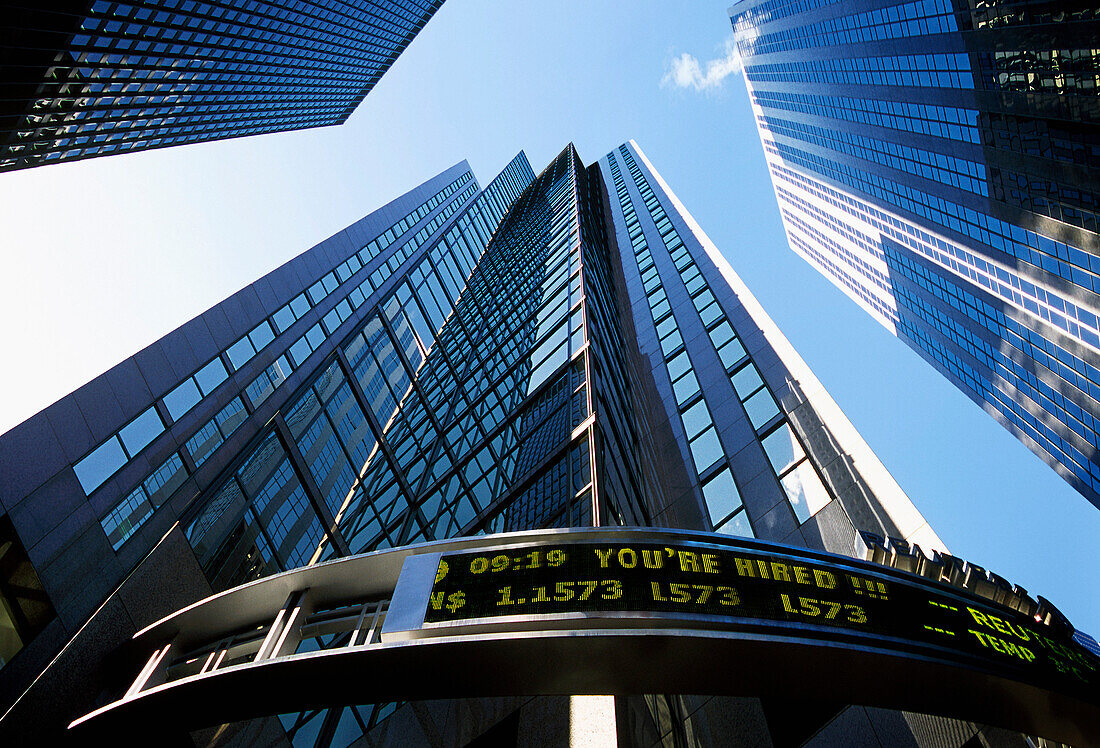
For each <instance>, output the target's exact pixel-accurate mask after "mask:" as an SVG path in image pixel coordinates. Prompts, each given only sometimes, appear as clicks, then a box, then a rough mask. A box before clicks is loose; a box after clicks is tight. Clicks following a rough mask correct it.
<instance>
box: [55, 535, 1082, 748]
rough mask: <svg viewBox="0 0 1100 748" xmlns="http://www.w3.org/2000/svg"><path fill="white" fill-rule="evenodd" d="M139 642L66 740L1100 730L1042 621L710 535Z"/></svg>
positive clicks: (285, 594) (867, 570)
mask: <svg viewBox="0 0 1100 748" xmlns="http://www.w3.org/2000/svg"><path fill="white" fill-rule="evenodd" d="M402 569H403V570H402ZM601 575H602V576H601ZM708 590H709V591H708ZM830 613H831V614H832V615H831V617H830ZM134 639H135V641H134V645H135V646H138V647H139V648H143V649H144V650H145V651H146V652H148V653H150V655H149V657H148V660H147V662H146V664H145V666H144V667H143V668H142V670H141V672H140V673H139V674H137V676H136V678H135V680H134V682H133V685H131V687H130V688H129V689H128V691H127V692H126V694H125V695H124V696H123V697H122V698H120V699H119V700H117V701H115V702H113V703H111V704H108V705H107V706H105V707H103V708H101V709H98V710H96V711H94V712H92V713H91V714H88V715H86V716H84V717H82V718H81V719H79V720H77V721H76V722H74V723H73V725H71V728H72V729H74V730H78V731H81V732H87V733H93V732H99V731H103V732H104V733H113V734H116V735H117V734H120V731H121V733H122V734H125V733H133V732H134V731H137V732H139V733H140V732H141V731H151V732H157V731H162V730H163V727H164V725H166V724H170V725H173V726H179V727H181V728H185V729H193V728H197V727H201V726H205V725H210V724H218V723H223V722H228V721H236V720H241V719H248V718H252V717H258V716H264V715H270V714H278V713H283V712H289V711H298V710H301V709H306V708H318V707H324V706H331V705H334V704H352V703H370V702H377V701H394V700H409V699H431V698H446V697H476V696H500V695H516V694H607V693H614V694H644V693H692V694H715V695H737V696H772V697H781V698H790V699H800V700H814V699H828V700H832V701H837V700H841V701H846V702H849V703H853V704H865V705H869V706H880V707H886V708H896V709H905V710H910V711H919V712H927V713H932V714H940V715H943V716H949V717H958V718H963V719H969V720H974V721H978V722H982V723H987V724H994V725H1001V726H1004V727H1008V728H1012V729H1017V730H1021V731H1025V732H1029V733H1032V734H1038V735H1042V736H1044V737H1049V738H1052V739H1055V740H1060V741H1062V742H1068V743H1076V744H1088V743H1090V742H1092V741H1093V740H1095V739H1096V734H1095V731H1096V726H1097V725H1100V677H1098V674H1100V661H1098V660H1097V658H1095V657H1094V656H1093V655H1091V653H1088V652H1087V651H1085V650H1084V648H1083V647H1080V646H1079V645H1076V644H1075V643H1073V641H1072V639H1071V638H1068V637H1065V636H1061V637H1059V635H1058V634H1057V633H1056V632H1054V631H1048V630H1046V627H1045V626H1044V624H1041V623H1038V622H1036V621H1034V620H1033V619H1029V618H1028V617H1026V616H1022V615H1021V614H1019V613H1018V612H1016V611H1013V610H1010V609H1009V608H1006V607H1003V606H998V605H996V604H995V603H993V602H991V601H989V600H984V599H982V598H979V597H976V596H974V595H970V594H969V593H967V592H965V591H961V590H958V589H955V588H953V587H950V586H948V585H946V584H941V583H939V582H936V581H930V580H927V579H923V578H921V577H919V576H917V575H915V574H910V573H907V572H902V571H897V570H894V569H889V568H885V567H882V566H879V565H877V564H873V563H868V562H863V561H856V560H853V559H849V558H845V557H841V556H835V555H832V554H828V553H820V552H816V551H808V550H805V549H801V548H792V547H788V546H782V545H777V544H771V543H763V542H760V541H755V540H746V539H741V538H728V537H724V536H718V535H713V534H709V533H696V532H680V531H667V530H651V529H645V530H642V529H610V530H609V529H600V528H596V529H584V530H550V531H538V532H522V533H512V534H506V535H496V536H484V537H478V538H467V539H459V540H449V541H444V542H439V543H428V544H423V545H418V546H410V547H406V548H401V549H395V550H389V551H382V552H377V553H371V554H365V555H362V556H357V557H352V558H347V559H341V560H337V561H332V562H329V563H326V564H321V565H318V566H314V567H309V568H304V569H298V570H295V571H291V572H287V573H285V574H280V575H276V576H273V577H268V578H265V579H262V580H259V581H256V582H253V583H251V584H248V585H244V586H242V587H239V588H236V589H233V590H229V591H227V592H224V593H221V594H219V595H214V596H212V597H210V598H207V599H205V600H202V601H200V602H198V603H196V604H194V605H192V606H190V607H188V608H185V609H183V610H181V611H179V612H177V613H176V614H174V615H172V616H169V617H168V618H165V619H163V620H162V621H159V622H158V623H156V624H154V625H152V626H150V627H148V628H146V629H144V630H143V631H141V632H139V633H138V634H136V635H135V637H134ZM321 641H323V642H324V647H325V648H324V649H318V646H320V645H319V644H318V642H321ZM1013 641H1015V644H1013ZM1074 647H1076V649H1074ZM310 650H313V651H310ZM1071 671H1072V672H1071Z"/></svg>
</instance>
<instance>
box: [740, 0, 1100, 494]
mask: <svg viewBox="0 0 1100 748" xmlns="http://www.w3.org/2000/svg"><path fill="white" fill-rule="evenodd" d="M1098 13H1100V6H1097V5H1096V4H1095V3H1088V2H1086V3H1072V4H1066V3H1058V2H1047V1H1046V0H1006V1H1004V2H1001V1H999V0H997V1H994V2H969V3H968V2H962V1H961V0H920V1H919V2H898V1H896V0H873V1H872V2H863V3H848V2H836V1H835V0H833V1H832V2H828V1H825V0H815V1H813V2H787V1H786V0H764V1H763V2H755V1H753V0H745V1H744V2H740V3H737V4H736V5H734V6H733V7H732V8H731V9H730V15H731V21H732V23H733V28H734V34H735V38H736V43H737V49H738V51H739V53H740V55H741V58H742V61H743V65H744V74H745V79H746V82H747V84H748V89H749V94H750V98H751V103H752V106H753V112H754V115H755V117H756V123H757V126H758V128H759V131H760V136H761V141H762V143H763V146H764V152H765V156H766V158H767V161H768V166H769V169H770V171H771V176H772V182H773V185H774V187H775V193H776V197H777V199H778V202H779V207H780V212H781V214H782V216H783V222H784V225H785V227H786V231H787V237H788V240H789V242H790V245H791V248H792V249H794V251H795V252H796V253H798V254H799V255H800V256H802V257H803V258H805V259H806V260H807V261H808V262H809V263H810V264H811V265H813V266H814V267H815V268H817V269H818V270H819V271H820V272H821V273H823V274H824V275H825V276H826V277H827V278H829V280H831V281H832V282H833V283H834V284H835V285H837V286H838V287H839V288H840V289H841V290H843V291H844V292H845V293H846V294H848V296H850V297H851V298H852V299H853V300H854V301H855V302H856V303H858V304H859V305H860V306H862V307H863V308H864V309H866V310H867V311H868V312H869V313H870V314H871V315H872V316H874V317H875V319H877V320H878V321H879V322H881V323H882V324H883V325H884V326H885V327H886V328H887V329H888V330H890V331H891V332H893V333H895V334H896V335H897V336H898V337H900V338H902V339H903V340H905V341H906V342H907V343H908V344H909V345H910V346H912V347H913V348H914V349H915V350H917V352H918V353H920V354H921V356H922V357H924V358H925V359H926V360H927V361H929V362H930V363H931V364H932V365H933V366H935V367H936V368H937V369H938V370H940V371H941V372H942V373H943V374H944V375H946V376H947V377H948V379H950V380H951V381H952V382H953V383H954V384H956V385H957V386H958V387H959V388H960V389H961V390H963V392H965V393H966V394H967V395H968V396H969V397H970V398H971V399H973V400H974V401H975V402H976V403H978V404H979V405H980V406H981V407H982V408H984V409H985V410H986V411H987V412H988V413H990V414H991V415H993V417H994V418H996V419H997V420H998V421H999V422H1000V423H1002V424H1003V425H1004V426H1005V427H1007V428H1008V429H1009V430H1010V431H1011V432H1012V433H1013V434H1015V435H1016V436H1017V437H1018V438H1019V439H1020V440H1021V441H1022V442H1023V443H1024V444H1026V445H1027V446H1028V447H1029V448H1030V449H1031V450H1032V451H1033V452H1035V453H1036V454H1037V455H1039V456H1040V457H1041V458H1042V459H1043V460H1045V461H1046V462H1047V463H1048V464H1050V465H1051V466H1052V467H1054V469H1055V470H1057V471H1058V473H1059V474H1061V475H1062V476H1063V477H1064V478H1065V479H1066V480H1067V481H1068V482H1069V483H1070V484H1071V485H1073V486H1074V487H1075V488H1076V489H1077V490H1079V491H1080V492H1081V493H1082V494H1083V495H1084V496H1085V497H1086V498H1088V499H1089V500H1090V501H1091V502H1093V503H1094V504H1096V505H1097V506H1100V436H1098V433H1097V420H1096V419H1097V418H1100V368H1098V367H1100V323H1098V319H1100V317H1098V315H1100V295H1098V294H1100V275H1098V273H1100V233H1098V230H1100V226H1098V224H1097V210H1098V199H1100V191H1098V188H1097V185H1100V161H1098V160H1097V159H1098V157H1100V98H1098V97H1100V77H1098V75H1100V71H1098V68H1097V64H1096V63H1097V57H1096V55H1097V51H1096V49H1095V47H1096V46H1097V45H1096V39H1097V38H1100V21H1098V18H1097V14H1098Z"/></svg>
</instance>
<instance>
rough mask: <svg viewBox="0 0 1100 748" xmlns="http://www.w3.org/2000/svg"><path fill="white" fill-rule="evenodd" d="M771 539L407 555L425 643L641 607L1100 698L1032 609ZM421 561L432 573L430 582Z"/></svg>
mask: <svg viewBox="0 0 1100 748" xmlns="http://www.w3.org/2000/svg"><path fill="white" fill-rule="evenodd" d="M760 545H761V544H760V543H759V542H753V543H752V544H751V545H749V544H748V543H746V544H745V545H744V547H734V548H730V547H729V543H724V544H723V545H708V544H699V543H690V544H688V543H667V542H644V541H643V542H625V543H624V542H599V541H590V540H585V541H581V542H553V543H544V544H537V545H532V544H524V545H522V546H518V547H511V548H508V547H505V548H500V549H496V550H493V549H478V550H475V551H469V552H460V553H445V554H440V555H439V556H438V560H436V559H434V558H433V559H431V560H428V559H418V560H417V561H418V563H412V562H413V561H414V559H410V562H408V563H410V567H409V568H408V569H407V572H409V573H410V574H411V576H412V577H413V579H410V582H409V583H410V584H412V585H415V587H416V588H417V593H416V595H417V596H419V598H420V599H419V601H418V603H419V606H420V608H421V609H422V611H423V618H422V619H421V620H422V622H423V624H422V625H421V626H419V627H410V628H418V629H419V633H418V634H417V635H418V636H421V637H423V636H429V635H438V634H453V633H456V631H457V630H461V628H463V627H464V626H470V625H474V626H477V627H478V628H479V629H483V630H488V629H485V628H484V627H485V626H487V625H489V626H492V627H493V628H501V627H503V628H507V627H508V626H509V625H515V624H517V623H523V624H525V625H523V628H525V629H528V628H530V625H529V624H530V622H532V621H538V622H539V623H540V624H541V625H543V626H553V625H554V623H555V619H558V620H557V623H558V624H560V625H561V626H566V627H570V626H578V625H584V624H579V623H578V616H580V617H581V619H582V620H583V619H588V621H587V625H588V626H591V625H597V622H599V623H598V625H600V626H608V625H613V624H611V623H609V622H608V621H607V620H606V617H604V616H600V615H599V614H618V615H620V616H630V615H631V614H637V615H640V616H643V617H644V619H645V622H646V625H655V624H658V623H660V622H661V621H663V622H665V623H667V624H668V625H675V626H679V627H683V626H685V625H691V622H694V624H695V625H700V626H706V627H717V628H733V629H751V630H753V631H755V632H760V631H774V632H775V633H777V634H783V635H785V636H789V635H791V634H792V633H797V635H798V636H801V637H809V638H814V639H818V640H823V641H829V640H834V641H836V642H837V643H838V644H842V643H843V644H851V643H858V642H861V641H865V642H873V643H874V644H875V646H876V647H879V648H887V649H895V650H898V651H899V652H901V653H912V654H916V655H919V654H933V655H935V656H937V657H941V658H942V657H948V658H951V659H955V660H957V661H958V662H959V664H965V665H966V666H969V667H974V666H977V667H982V668H984V669H986V670H988V671H990V672H993V673H996V674H998V675H1001V676H1003V677H1006V678H1012V679H1016V680H1021V681H1024V682H1027V683H1031V684H1034V685H1038V686H1042V687H1043V688H1050V689H1056V690H1058V691H1061V692H1063V693H1067V694H1072V695H1074V696H1076V697H1078V698H1081V699H1083V700H1085V701H1090V702H1094V703H1100V660H1098V659H1097V658H1096V657H1095V656H1094V655H1093V654H1092V653H1091V652H1089V651H1088V650H1086V649H1085V648H1084V647H1082V646H1081V645H1080V644H1078V643H1077V642H1076V641H1074V640H1073V638H1072V637H1070V636H1066V635H1065V634H1064V633H1062V632H1061V631H1059V630H1058V629H1055V628H1054V627H1051V626H1048V625H1045V624H1042V623H1039V622H1037V621H1035V619H1034V618H1033V617H1029V616H1026V615H1023V614H1021V613H1019V612H1017V611H1014V610H1011V609H1008V608H1005V607H1003V606H999V605H995V604H993V603H991V602H989V601H987V600H984V599H982V598H979V597H976V596H973V595H969V594H967V593H965V592H962V591H958V590H956V589H954V588H951V587H949V586H947V585H944V584H940V583H937V582H933V581H931V580H926V579H922V578H920V577H918V576H916V575H912V574H905V573H898V572H891V571H887V570H885V569H883V568H882V567H880V566H877V565H875V564H871V563H865V562H859V561H852V560H847V559H843V558H842V557H830V558H829V562H827V563H826V562H823V561H822V555H823V554H818V553H813V552H799V551H798V550H797V549H793V548H787V547H777V546H772V547H771V548H770V549H768V550H762V549H761V548H760V547H759V546H760ZM425 564H426V565H425ZM433 565H434V568H431V567H432V566H433ZM418 567H419V568H422V569H424V570H425V571H426V570H428V569H430V570H431V571H432V572H434V576H433V578H432V580H431V584H430V587H429V586H426V585H425V583H424V580H423V579H418V578H419V577H421V576H422V575H423V571H420V572H417V571H416V569H417V568H418ZM404 582H405V577H404V575H403V577H402V580H401V582H399V584H398V590H399V594H398V595H397V596H395V600H394V603H395V607H397V603H398V601H401V602H402V603H404V602H412V601H411V599H410V598H409V597H405V596H403V595H401V594H400V592H401V587H402V585H403V584H404ZM417 617H419V615H417V616H415V617H414V618H413V620H416V618H417ZM406 620H407V619H406ZM386 630H387V631H388V632H389V633H390V634H391V635H392V634H396V633H397V632H396V630H395V627H390V626H387V629H386Z"/></svg>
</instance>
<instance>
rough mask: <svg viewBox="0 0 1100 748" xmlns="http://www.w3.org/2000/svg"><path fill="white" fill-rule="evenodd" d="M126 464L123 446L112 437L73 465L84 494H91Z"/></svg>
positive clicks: (116, 438)
mask: <svg viewBox="0 0 1100 748" xmlns="http://www.w3.org/2000/svg"><path fill="white" fill-rule="evenodd" d="M125 464H126V453H125V452H123V451H122V444H121V443H120V442H119V441H118V437H116V436H112V437H111V438H110V439H108V440H107V441H105V442H103V443H102V444H100V445H99V446H98V447H96V448H95V450H94V451H92V453H91V454H89V455H88V456H87V457H85V458H84V459H83V460H81V461H80V462H78V463H76V464H75V465H73V471H74V472H76V478H77V480H79V481H80V486H81V488H83V489H84V493H86V494H91V493H92V491H94V490H96V489H97V488H99V487H100V486H101V485H103V481H105V480H107V479H108V478H110V477H111V476H112V475H113V474H114V472H115V471H116V470H118V469H119V468H120V467H122V466H123V465H125Z"/></svg>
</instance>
